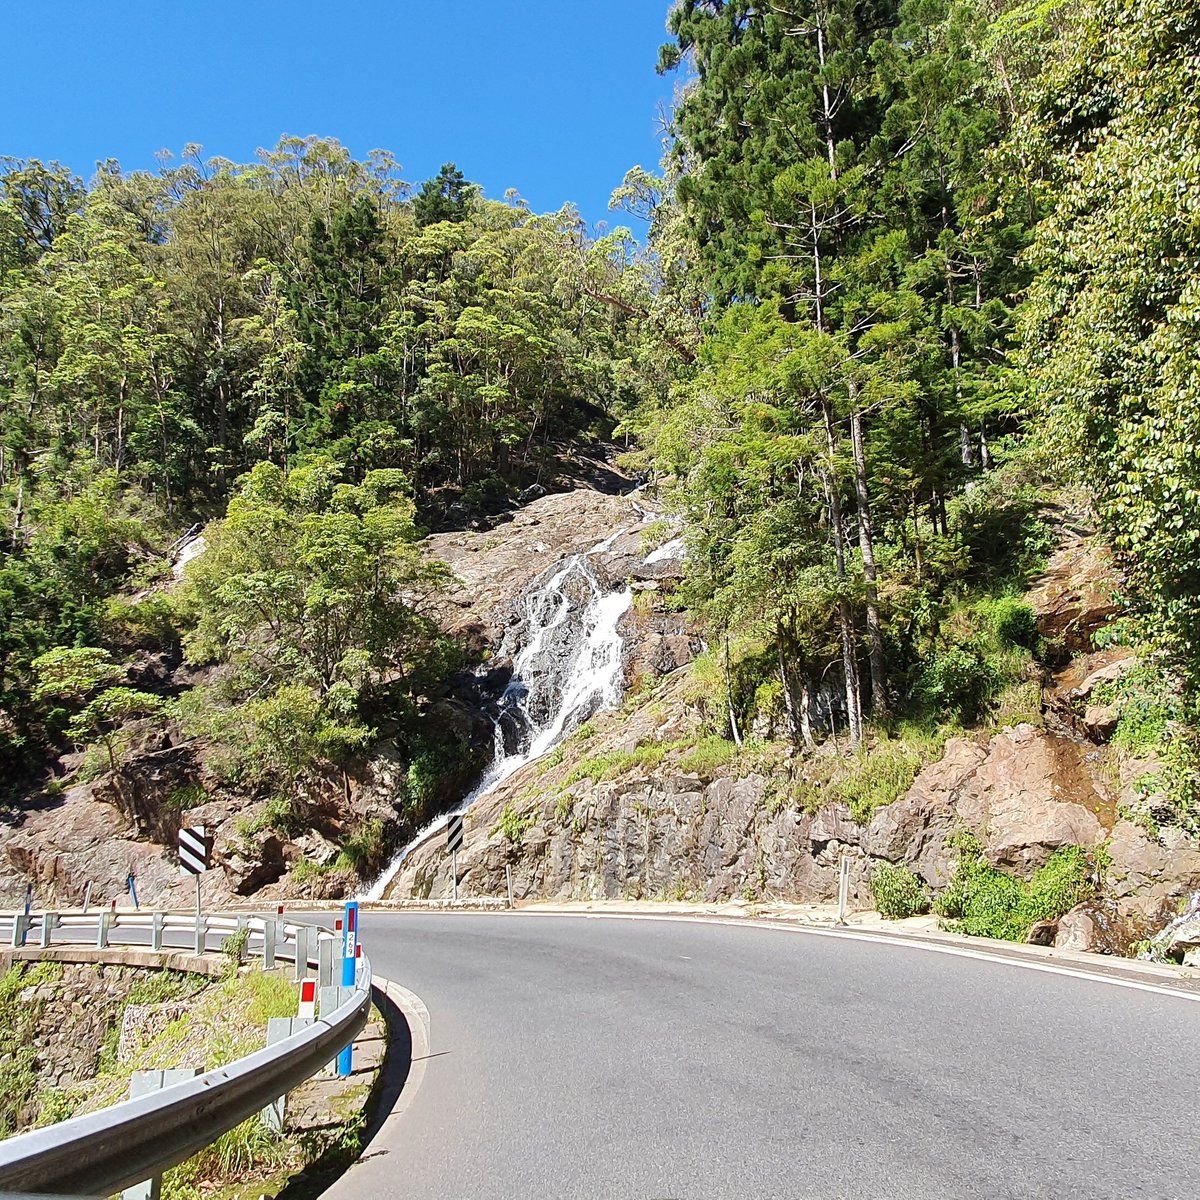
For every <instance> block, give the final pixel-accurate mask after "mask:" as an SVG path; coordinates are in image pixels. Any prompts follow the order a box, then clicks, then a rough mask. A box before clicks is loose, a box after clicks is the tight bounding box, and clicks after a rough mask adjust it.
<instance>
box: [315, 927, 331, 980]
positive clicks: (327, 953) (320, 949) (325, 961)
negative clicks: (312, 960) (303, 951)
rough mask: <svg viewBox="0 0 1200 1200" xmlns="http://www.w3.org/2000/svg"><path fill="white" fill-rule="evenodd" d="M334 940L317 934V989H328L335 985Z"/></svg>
mask: <svg viewBox="0 0 1200 1200" xmlns="http://www.w3.org/2000/svg"><path fill="white" fill-rule="evenodd" d="M334 944H335V943H334V940H333V938H330V937H322V936H321V935H320V934H317V987H319V988H327V987H329V986H330V985H331V984H332V983H333V947H334Z"/></svg>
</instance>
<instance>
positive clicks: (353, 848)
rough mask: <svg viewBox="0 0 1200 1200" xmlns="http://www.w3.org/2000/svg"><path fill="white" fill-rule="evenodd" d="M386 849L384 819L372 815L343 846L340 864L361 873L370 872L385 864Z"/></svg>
mask: <svg viewBox="0 0 1200 1200" xmlns="http://www.w3.org/2000/svg"><path fill="white" fill-rule="evenodd" d="M386 849H387V838H386V836H385V830H384V827H383V821H382V820H381V819H380V818H379V817H370V818H368V819H367V820H366V821H364V822H363V823H362V824H361V825H360V826H359V827H358V829H357V830H355V832H354V835H353V836H352V837H351V838H350V839H349V840H348V841H347V842H346V844H345V845H344V846H342V849H341V853H340V854H339V855H338V865H340V866H346V867H351V868H353V869H354V870H355V871H356V872H357V873H358V874H359V875H364V874H368V873H370V872H372V871H374V870H377V869H378V868H379V867H382V866H383V865H384V863H383V859H384V855H385V852H386Z"/></svg>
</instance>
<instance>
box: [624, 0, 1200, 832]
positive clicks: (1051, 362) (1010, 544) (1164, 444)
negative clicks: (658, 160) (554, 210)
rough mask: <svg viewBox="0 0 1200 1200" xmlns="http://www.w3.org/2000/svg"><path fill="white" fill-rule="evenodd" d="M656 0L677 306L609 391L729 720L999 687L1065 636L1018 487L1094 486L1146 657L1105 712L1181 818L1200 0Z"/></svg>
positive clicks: (1009, 702) (1192, 574)
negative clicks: (682, 547) (679, 517)
mask: <svg viewBox="0 0 1200 1200" xmlns="http://www.w3.org/2000/svg"><path fill="white" fill-rule="evenodd" d="M669 29H670V32H671V33H672V35H673V40H672V41H671V42H669V43H668V44H667V45H666V46H664V47H663V50H662V52H661V58H660V69H661V70H672V69H675V68H680V67H683V68H684V69H685V70H688V71H690V72H691V73H692V78H691V79H690V80H689V81H688V82H686V83H685V85H684V87H683V90H682V93H681V98H680V100H679V103H678V104H677V107H676V110H675V113H674V123H673V128H672V133H673V141H672V144H671V147H670V150H669V154H668V158H667V160H666V164H665V167H666V170H665V180H664V182H663V184H662V187H663V189H664V190H663V191H662V192H661V193H660V194H659V196H657V197H656V200H657V201H659V203H658V204H657V207H656V208H655V211H654V220H655V227H656V233H657V235H658V238H659V240H660V242H661V244H663V245H664V246H665V247H667V248H668V251H669V253H670V254H671V255H677V254H679V253H680V252H681V251H680V249H679V248H680V247H684V249H683V251H682V253H684V254H685V255H686V256H687V257H688V262H689V282H690V286H692V287H693V288H698V289H699V291H700V292H701V293H702V294H703V295H704V297H705V301H706V324H705V329H704V335H705V336H704V338H703V342H702V344H701V345H700V348H699V354H698V358H699V365H698V366H697V367H696V368H695V369H693V370H689V371H687V372H686V373H684V374H683V375H682V376H681V378H680V380H679V382H678V383H677V385H676V387H675V388H674V390H673V391H672V393H671V397H670V400H669V402H668V404H667V405H666V406H665V407H663V408H656V407H654V406H653V404H652V405H651V406H650V407H649V408H647V407H644V408H643V409H642V410H641V412H640V414H639V415H638V417H635V418H634V421H635V422H637V421H639V420H640V422H641V424H640V429H641V430H642V431H643V435H644V440H645V442H646V446H647V459H648V461H649V462H651V463H652V464H654V465H655V467H656V468H657V470H658V471H659V473H660V474H661V476H662V477H663V479H664V482H665V488H666V490H667V492H668V493H669V494H671V495H672V497H673V499H674V502H675V503H676V505H677V507H678V509H679V511H680V512H681V513H682V514H683V515H684V517H685V519H686V522H687V528H688V530H689V535H688V536H689V540H690V544H691V549H692V556H691V562H692V567H691V580H690V594H689V600H690V602H691V604H692V605H693V607H694V608H695V609H696V610H697V611H698V612H700V613H702V614H703V616H704V618H705V622H706V624H707V626H708V628H709V629H710V630H711V631H712V633H713V634H714V635H715V637H717V638H719V639H720V641H721V643H722V649H721V651H720V652H719V656H720V657H721V658H722V659H723V661H722V662H721V663H720V664H719V666H720V668H721V669H722V670H723V673H724V675H725V685H726V686H725V692H726V695H725V702H726V703H727V706H728V717H727V724H728V733H729V735H730V736H732V737H733V738H735V739H737V738H738V737H739V732H738V724H739V721H741V722H743V723H745V722H747V721H749V720H750V719H752V718H753V717H754V715H755V713H756V711H758V712H761V711H762V710H764V709H765V710H771V709H775V710H782V711H783V712H785V713H786V717H787V721H788V724H789V725H790V728H791V732H792V736H793V738H794V739H795V741H796V742H797V743H798V744H803V743H807V744H808V745H812V743H813V739H814V733H813V725H814V718H815V717H816V716H821V717H822V718H823V722H824V723H825V724H826V726H828V725H829V724H835V725H837V726H838V727H844V728H845V729H846V730H847V732H848V734H849V739H850V741H851V742H852V743H853V744H855V745H859V744H862V743H863V742H864V739H866V738H867V737H868V735H869V731H870V729H871V728H872V723H873V727H874V728H875V729H880V730H887V729H888V728H891V729H893V730H895V728H896V726H897V723H898V722H900V723H903V722H904V721H905V720H912V721H916V722H918V723H920V722H921V721H922V720H924V721H925V722H926V724H928V723H930V722H932V723H944V722H945V721H947V720H948V719H949V720H954V721H961V722H965V723H969V722H970V721H973V720H975V719H977V718H978V717H980V716H981V715H983V714H985V713H987V712H988V711H991V712H993V713H994V712H995V711H996V709H997V708H1001V709H1004V708H1007V710H1008V711H1009V713H1010V714H1012V713H1017V714H1019V712H1020V710H1021V707H1022V704H1023V703H1028V697H1023V695H1022V692H1023V689H1024V687H1025V683H1026V681H1028V680H1029V679H1031V678H1036V677H1037V676H1038V675H1039V674H1040V671H1041V670H1042V669H1043V668H1044V666H1045V665H1046V664H1048V663H1052V662H1053V659H1054V655H1055V654H1056V653H1061V647H1058V648H1056V647H1054V646H1052V645H1046V644H1044V642H1043V641H1042V639H1039V637H1038V634H1037V630H1036V628H1035V627H1034V624H1033V619H1032V617H1033V614H1032V612H1030V611H1029V610H1028V608H1027V607H1026V606H1025V605H1023V604H1022V603H1021V602H1020V600H1019V592H1020V590H1021V588H1022V586H1023V584H1024V583H1025V582H1026V581H1027V579H1028V576H1029V573H1030V572H1031V571H1033V570H1035V569H1036V568H1037V567H1039V566H1040V564H1042V563H1044V561H1045V556H1046V552H1047V550H1048V549H1049V548H1050V547H1051V546H1052V544H1053V540H1054V536H1055V535H1054V530H1053V528H1052V526H1051V524H1050V523H1048V521H1047V519H1046V517H1047V508H1048V502H1049V501H1051V500H1053V501H1055V502H1057V503H1059V504H1060V505H1062V504H1066V505H1067V506H1068V507H1069V506H1070V505H1072V504H1077V505H1079V506H1081V507H1082V509H1083V510H1084V511H1087V510H1089V509H1091V508H1092V507H1094V508H1095V510H1096V511H1097V513H1098V515H1099V518H1100V520H1101V521H1102V523H1103V527H1104V531H1105V533H1106V534H1107V536H1108V539H1109V541H1110V543H1111V545H1112V546H1113V547H1114V548H1115V550H1116V551H1117V552H1118V554H1119V556H1120V559H1121V564H1122V567H1123V570H1124V573H1125V577H1126V578H1127V580H1128V588H1127V594H1124V595H1122V596H1120V597H1119V598H1118V599H1119V602H1120V604H1121V605H1122V606H1124V608H1125V609H1126V612H1127V616H1126V617H1125V619H1123V620H1122V621H1120V622H1118V624H1117V625H1116V626H1115V627H1114V629H1113V630H1111V631H1108V634H1107V636H1109V637H1110V638H1120V639H1124V640H1125V641H1127V642H1129V643H1135V644H1138V645H1139V646H1140V647H1141V648H1142V650H1143V651H1144V652H1145V653H1144V660H1143V661H1144V664H1145V665H1144V667H1143V668H1142V669H1141V670H1140V671H1139V672H1138V673H1136V674H1135V675H1133V676H1131V677H1130V678H1128V679H1127V680H1126V681H1125V682H1124V683H1123V685H1122V690H1123V694H1122V696H1121V703H1122V728H1121V729H1119V730H1118V738H1119V739H1120V738H1123V739H1124V740H1125V742H1126V744H1127V745H1130V744H1133V743H1137V745H1136V746H1135V747H1134V748H1138V749H1146V748H1148V747H1149V746H1151V745H1152V746H1153V747H1154V749H1155V750H1156V751H1158V752H1160V753H1161V754H1162V755H1163V761H1164V762H1165V764H1166V766H1165V768H1164V772H1163V778H1162V779H1160V780H1159V781H1158V783H1160V784H1161V783H1165V784H1166V785H1167V788H1166V791H1167V793H1168V794H1169V795H1170V796H1171V797H1172V798H1173V800H1174V804H1175V809H1176V815H1177V816H1179V817H1180V818H1182V819H1183V820H1184V822H1185V823H1190V821H1191V819H1192V803H1193V798H1194V793H1195V786H1194V766H1193V764H1194V761H1195V756H1194V750H1193V747H1192V735H1191V733H1190V726H1191V725H1192V724H1193V723H1194V721H1193V714H1194V704H1195V683H1196V671H1197V668H1198V667H1200V653H1198V651H1197V641H1196V635H1197V633H1198V632H1200V630H1198V629H1197V625H1196V621H1197V616H1198V615H1200V610H1198V609H1197V590H1198V589H1197V584H1198V583H1200V577H1198V576H1197V574H1196V570H1197V567H1196V559H1195V538H1196V533H1195V530H1196V528H1197V518H1198V517H1200V511H1198V504H1197V501H1198V499H1200V496H1198V493H1197V482H1198V480H1200V477H1198V475H1197V468H1196V456H1195V448H1196V428H1195V425H1194V421H1193V418H1192V416H1191V415H1190V413H1191V409H1192V407H1193V400H1194V389H1195V387H1196V379H1197V363H1198V358H1197V354H1196V345H1197V341H1196V334H1195V328H1194V321H1195V312H1196V306H1195V290H1196V287H1197V280H1198V274H1197V268H1198V266H1200V259H1198V251H1200V226H1198V224H1197V204H1198V200H1200V190H1198V189H1197V183H1196V179H1195V171H1194V167H1195V155H1194V149H1189V147H1194V145H1195V144H1196V134H1197V132H1198V131H1197V129H1196V127H1195V121H1196V112H1197V108H1196V97H1197V94H1198V93H1197V83H1198V80H1197V75H1196V69H1197V68H1196V59H1195V56H1194V54H1193V53H1192V50H1193V48H1194V46H1195V45H1196V40H1197V35H1198V34H1200V15H1198V14H1197V12H1196V10H1195V9H1194V7H1191V6H1188V5H1185V4H1176V3H1171V2H1169V0H1167V2H1158V0H1151V2H1149V3H1142V4H1132V5H1131V4H1121V3H1110V2H1107V0H1062V2H1057V3H1056V2H1054V0H1051V2H1050V3H1031V4H1022V3H1016V4H1011V3H983V2H979V0H967V2H955V0H900V2H898V3H897V2H892V0H882V2H879V3H866V4H864V3H843V2H841V0H821V2H817V3H807V2H805V3H799V2H793V0H784V2H782V3H777V4H772V5H770V6H761V5H758V4H754V3H747V2H744V0H728V2H721V0H683V2H682V3H680V4H677V5H675V6H674V8H673V9H672V10H671V13H670V17H669ZM831 679H836V680H837V681H838V682H837V685H836V687H835V688H831V686H830V680H831ZM831 692H834V693H836V694H833V695H831V694H830V693H831ZM1034 702H1035V703H1036V699H1035V701H1034ZM822 708H823V709H824V712H821V711H820V710H822ZM1149 786H1150V788H1151V790H1154V787H1155V786H1156V785H1155V784H1152V783H1151V784H1149ZM1160 811H1161V810H1160Z"/></svg>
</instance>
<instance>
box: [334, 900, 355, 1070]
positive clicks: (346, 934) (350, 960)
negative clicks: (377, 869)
mask: <svg viewBox="0 0 1200 1200" xmlns="http://www.w3.org/2000/svg"><path fill="white" fill-rule="evenodd" d="M342 931H343V941H342V987H344V988H352V987H354V981H355V975H356V974H357V973H358V901H357V900H351V901H350V902H349V903H348V904H347V905H346V917H345V920H344V921H343V923H342ZM353 1058H354V1046H353V1044H351V1045H349V1046H347V1047H346V1048H345V1050H343V1051H342V1052H341V1053H340V1054H339V1055H338V1060H337V1073H338V1074H339V1075H342V1076H346V1075H349V1074H350V1068H351V1065H352V1062H353Z"/></svg>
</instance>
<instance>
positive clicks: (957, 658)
mask: <svg viewBox="0 0 1200 1200" xmlns="http://www.w3.org/2000/svg"><path fill="white" fill-rule="evenodd" d="M999 683H1000V678H999V673H998V672H997V671H996V669H995V668H994V667H993V666H992V665H991V663H989V662H988V661H987V659H986V658H985V657H984V655H983V654H982V653H981V651H980V648H979V647H978V646H976V645H974V644H972V643H967V644H965V645H956V646H949V647H947V648H946V649H944V650H938V651H936V652H935V653H934V654H933V655H932V656H931V657H930V659H929V661H928V662H927V663H926V664H925V670H924V671H923V672H922V674H921V680H920V683H919V685H918V692H919V693H920V695H921V698H922V700H923V701H924V702H925V705H926V706H927V707H928V708H929V709H930V710H931V711H933V712H939V713H943V714H945V715H946V716H949V717H954V718H957V719H958V720H960V721H962V722H964V723H969V722H971V721H973V720H974V719H975V718H976V716H978V714H979V710H980V709H981V708H982V707H983V705H984V704H985V702H986V701H987V700H988V698H989V697H990V696H991V695H992V694H993V693H994V692H995V690H996V688H997V686H998V685H999Z"/></svg>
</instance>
